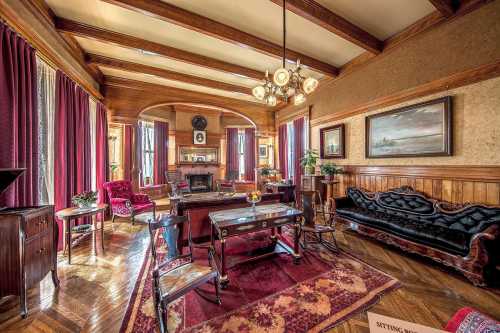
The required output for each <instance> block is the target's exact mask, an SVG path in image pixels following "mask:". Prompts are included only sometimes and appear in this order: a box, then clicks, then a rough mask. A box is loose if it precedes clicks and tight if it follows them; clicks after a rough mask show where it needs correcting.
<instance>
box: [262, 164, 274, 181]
mask: <svg viewBox="0 0 500 333" xmlns="http://www.w3.org/2000/svg"><path fill="white" fill-rule="evenodd" d="M271 171H272V169H271V168H270V167H267V166H265V167H262V168H261V169H260V175H261V176H262V177H265V178H267V177H269V176H271Z"/></svg>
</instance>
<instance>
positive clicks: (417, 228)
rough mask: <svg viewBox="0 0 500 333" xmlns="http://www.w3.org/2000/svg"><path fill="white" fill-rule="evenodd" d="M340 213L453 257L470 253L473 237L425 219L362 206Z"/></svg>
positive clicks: (340, 211)
mask: <svg viewBox="0 0 500 333" xmlns="http://www.w3.org/2000/svg"><path fill="white" fill-rule="evenodd" d="M336 212H337V214H338V215H339V216H341V217H346V218H348V219H350V220H352V221H355V222H358V223H360V224H364V225H367V226H369V227H373V228H376V229H380V230H382V231H385V232H389V233H391V234H394V235H397V236H399V237H402V238H405V239H408V240H411V241H414V242H416V243H423V244H426V245H429V246H432V247H434V248H437V249H441V250H444V251H447V252H450V253H453V254H458V255H462V256H464V255H466V254H467V253H468V251H469V241H470V234H468V233H466V232H461V231H457V230H451V229H449V228H446V227H441V226H438V225H434V224H432V223H429V222H426V221H425V220H423V219H422V220H421V221H416V220H409V219H406V218H404V217H398V216H394V215H387V214H384V213H381V212H377V211H370V210H367V209H364V208H360V207H349V208H341V209H337V211H336Z"/></svg>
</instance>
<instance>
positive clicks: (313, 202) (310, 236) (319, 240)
mask: <svg viewBox="0 0 500 333" xmlns="http://www.w3.org/2000/svg"><path fill="white" fill-rule="evenodd" d="M298 192H300V195H299V196H298V197H300V200H298V202H297V204H296V205H297V207H298V208H299V209H300V210H302V211H303V212H304V217H305V220H304V223H303V225H302V226H301V236H302V242H301V246H302V248H304V249H307V246H308V244H321V245H323V246H324V247H325V248H327V249H328V250H330V251H332V252H338V246H337V240H336V239H335V219H334V216H335V213H334V212H333V211H332V210H331V209H327V206H325V204H324V203H323V198H322V197H321V193H320V192H319V191H298ZM319 218H321V219H323V223H322V224H320V223H318V219H319ZM325 234H326V235H328V234H329V235H330V237H329V238H330V239H325V237H324V235H325Z"/></svg>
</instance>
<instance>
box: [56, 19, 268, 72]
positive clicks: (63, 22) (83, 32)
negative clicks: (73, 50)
mask: <svg viewBox="0 0 500 333" xmlns="http://www.w3.org/2000/svg"><path fill="white" fill-rule="evenodd" d="M55 23H56V28H57V30H58V31H59V32H62V33H68V34H71V35H75V36H80V37H85V38H90V39H95V40H99V41H102V42H108V43H112V44H116V45H118V46H122V47H127V48H132V49H136V50H143V51H148V52H152V53H154V54H158V55H160V56H164V57H167V58H170V59H174V60H178V61H182V62H185V63H189V64H192V65H196V66H201V67H205V68H210V69H214V70H218V71H222V72H226V73H231V74H235V75H239V76H245V77H249V78H253V79H257V80H262V78H263V76H264V74H263V73H262V72H261V71H258V70H254V69H250V68H246V67H243V66H240V65H235V64H231V63H228V62H225V61H221V60H217V59H213V58H209V57H206V56H203V55H199V54H195V53H191V52H188V51H184V50H180V49H176V48H173V47H170V46H167V45H163V44H159V43H155V42H152V41H148V40H145V39H141V38H137V37H133V36H129V35H125V34H121V33H118V32H114V31H110V30H106V29H101V28H97V27H93V26H90V25H87V24H83V23H79V22H75V21H71V20H67V19H64V18H60V17H58V18H56V20H55Z"/></svg>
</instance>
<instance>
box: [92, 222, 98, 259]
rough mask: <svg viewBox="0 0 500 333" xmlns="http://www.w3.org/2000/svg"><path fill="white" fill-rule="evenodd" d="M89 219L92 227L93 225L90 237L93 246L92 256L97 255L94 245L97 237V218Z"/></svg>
mask: <svg viewBox="0 0 500 333" xmlns="http://www.w3.org/2000/svg"><path fill="white" fill-rule="evenodd" d="M91 219H92V225H93V229H94V230H92V237H93V238H94V245H93V247H94V254H95V255H97V245H96V243H97V236H96V234H97V216H92V217H91Z"/></svg>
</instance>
